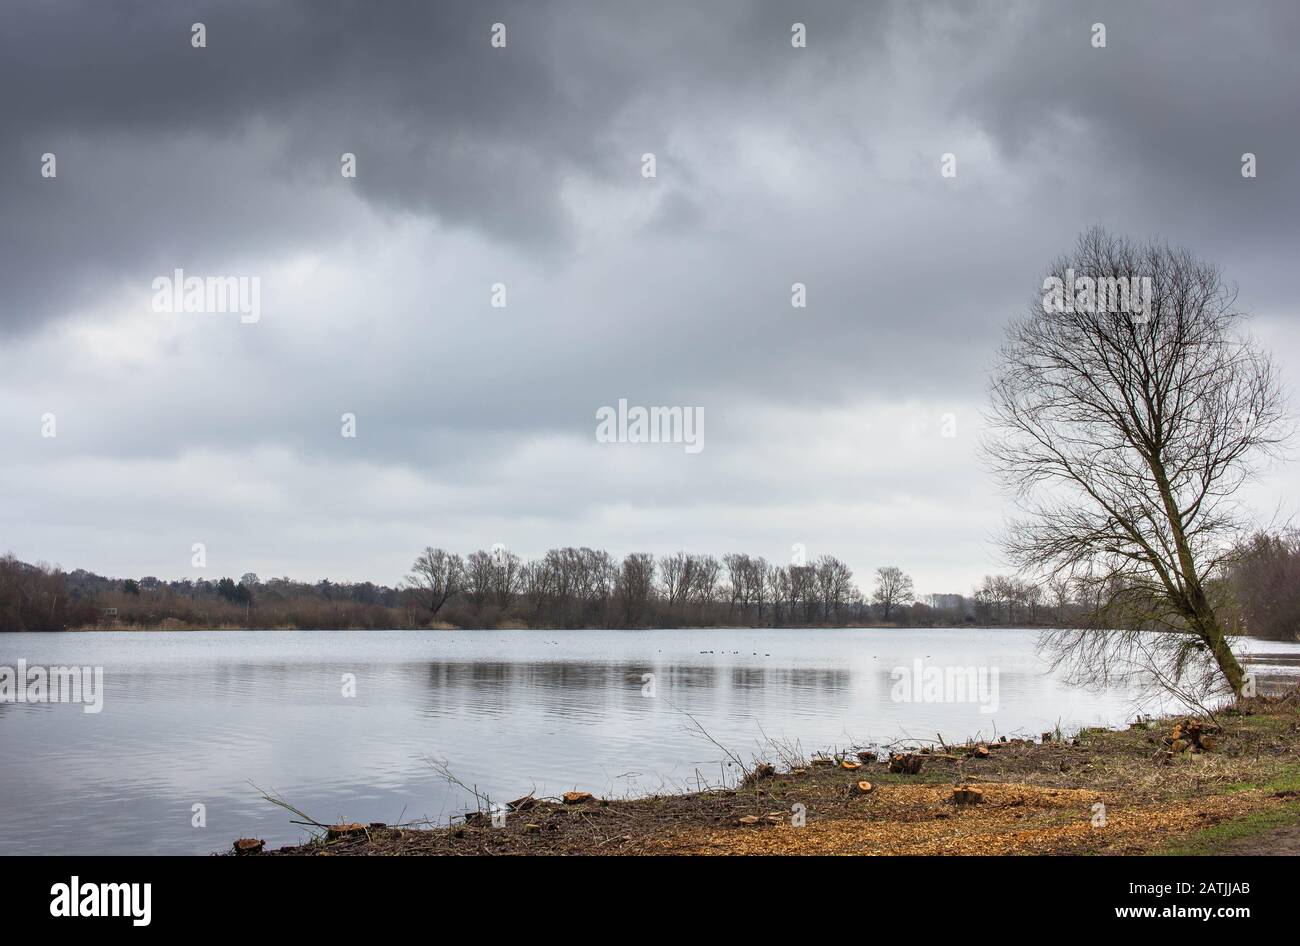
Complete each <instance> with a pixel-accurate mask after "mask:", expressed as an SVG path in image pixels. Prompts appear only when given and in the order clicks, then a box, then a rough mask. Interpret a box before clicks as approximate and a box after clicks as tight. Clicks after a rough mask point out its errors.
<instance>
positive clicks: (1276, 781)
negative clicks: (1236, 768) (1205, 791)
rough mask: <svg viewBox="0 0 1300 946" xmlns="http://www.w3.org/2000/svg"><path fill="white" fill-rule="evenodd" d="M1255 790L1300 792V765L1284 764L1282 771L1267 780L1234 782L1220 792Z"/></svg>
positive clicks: (1225, 793)
mask: <svg viewBox="0 0 1300 946" xmlns="http://www.w3.org/2000/svg"><path fill="white" fill-rule="evenodd" d="M1253 791H1265V792H1300V765H1288V766H1284V767H1283V769H1282V771H1281V772H1279V773H1278V774H1277V775H1276V776H1275V777H1273V778H1271V779H1269V780H1268V781H1267V782H1233V783H1232V784H1231V785H1225V786H1224V788H1223V791H1222V792H1221V793H1220V794H1224V795H1231V794H1233V793H1235V792H1253Z"/></svg>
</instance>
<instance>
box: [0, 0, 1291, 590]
mask: <svg viewBox="0 0 1300 946" xmlns="http://www.w3.org/2000/svg"><path fill="white" fill-rule="evenodd" d="M196 23H202V24H203V26H204V31H203V39H204V41H205V45H199V46H196V45H195V43H196V36H195V33H194V29H193V27H194V24H196ZM796 23H801V24H803V25H804V27H805V30H804V33H805V35H806V46H803V47H798V46H796V45H794V44H793V43H792V37H793V35H794V34H793V33H792V25H793V24H796ZM1095 23H1102V24H1104V26H1105V46H1104V47H1098V46H1095V45H1094V36H1095V35H1096V34H1095V31H1094V28H1093V24H1095ZM496 24H503V25H504V27H505V30H504V45H501V44H500V38H501V35H502V34H501V32H500V31H499V30H497V28H496V26H495V25H496ZM494 37H495V38H496V40H497V42H496V44H494ZM1297 38H1300V5H1296V4H1295V3H1293V2H1287V0H1278V2H1251V0H1245V2H1241V3H1233V4H1224V3H1221V2H1196V0H1167V2H1153V0H1146V2H1141V0H1125V2H1116V3H1104V2H1064V0H1063V2H1055V3H1052V2H1049V3H1033V4H1030V3H1015V2H988V3H981V2H965V0H963V2H951V3H944V2H925V3H921V2H916V0H900V2H895V3H868V2H861V0H842V2H841V0H817V2H811V0H804V2H767V0H752V2H725V0H724V2H712V3H709V4H707V5H705V4H697V3H689V2H657V3H653V4H644V3H634V2H626V0H613V2H595V0H591V2H584V3H577V2H540V0H526V2H510V0H494V2H493V3H490V4H486V3H474V2H442V0H438V2H418V3H414V2H413V3H389V2H386V3H382V4H375V3H361V2H354V3H349V2H308V0H257V2H251V0H250V2H241V0H219V2H215V0H214V2H210V3H202V2H196V3H189V2H168V3H165V4H162V3H145V2H138V3H136V2H125V0H118V2H102V0H93V2H92V0H86V2H80V3H78V2H62V0H54V2H49V0H45V2H37V0H8V2H6V3H4V4H3V5H0V88H3V89H5V90H6V92H5V94H4V95H3V96H0V169H2V173H0V250H2V252H0V436H3V438H4V439H3V443H4V447H5V449H4V454H3V462H2V463H0V552H3V551H11V552H13V553H14V554H15V555H17V556H18V557H19V558H22V559H24V560H27V561H45V562H50V563H57V564H59V565H62V566H63V567H64V568H68V569H72V568H86V569H89V570H92V571H95V572H99V573H101V574H108V575H114V576H121V577H126V576H137V577H139V576H143V575H156V576H158V577H163V578H184V577H193V578H198V577H206V578H210V579H215V578H217V577H220V576H222V575H233V576H238V575H241V574H243V573H245V572H249V571H253V572H257V573H258V574H260V575H261V576H262V577H263V578H267V577H271V576H279V575H288V576H292V577H295V578H304V579H315V578H320V577H330V578H332V579H335V580H372V581H376V582H381V583H386V584H392V583H396V582H397V581H399V580H400V579H401V578H402V576H403V575H404V574H405V573H406V572H407V570H408V566H409V565H410V562H411V560H412V559H413V558H414V556H415V555H416V553H417V552H418V551H419V550H420V549H422V548H423V547H425V546H428V545H433V546H441V547H445V548H448V549H452V550H456V551H461V552H464V553H468V552H470V551H473V550H475V549H478V548H489V547H491V546H493V545H494V544H496V543H501V544H503V545H505V546H506V547H508V548H510V549H512V550H514V551H515V552H517V553H519V554H520V555H522V556H524V557H534V556H538V555H540V554H542V553H544V552H545V550H546V549H547V548H550V547H558V546H566V545H574V546H577V545H588V546H592V547H598V548H606V549H608V550H610V551H611V552H613V553H615V554H617V555H622V554H625V553H628V552H642V551H646V552H653V553H657V554H664V553H668V552H671V551H674V550H677V549H685V550H688V551H693V552H701V553H712V554H715V555H722V554H724V553H727V552H731V551H746V552H750V553H752V554H761V555H764V556H766V557H767V558H768V559H770V560H771V561H774V562H784V561H787V560H789V559H790V557H791V554H792V550H793V548H794V546H796V545H801V546H803V547H804V548H805V549H806V550H807V555H808V556H810V557H815V556H817V555H820V554H832V555H836V556H838V557H840V558H842V559H844V560H845V561H847V562H848V563H849V564H850V565H851V566H852V567H853V568H854V570H855V572H856V573H857V575H858V580H859V582H860V584H862V585H863V587H869V585H870V573H871V572H873V571H874V569H875V568H877V567H878V566H881V565H899V566H901V567H902V568H903V569H904V570H906V571H907V572H909V573H910V574H911V575H913V576H914V579H915V583H916V588H917V591H918V593H921V594H924V593H930V592H965V593H969V592H970V590H971V587H972V585H974V584H975V583H977V582H978V581H979V580H980V578H981V577H982V576H983V575H984V574H987V573H991V572H996V571H999V570H1006V567H1005V563H1003V562H1002V561H1001V559H1000V556H999V554H998V550H997V547H996V544H995V542H994V541H993V540H994V538H995V536H996V534H997V531H998V529H999V527H1000V526H1001V523H1002V520H1003V517H1004V515H1005V514H1006V513H1008V512H1009V511H1010V509H1009V504H1008V501H1007V499H1006V497H1004V496H1002V495H1000V494H999V493H998V491H997V489H996V487H995V485H994V484H993V482H992V481H991V478H990V477H989V475H988V473H987V471H986V470H984V469H983V468H982V466H981V464H980V462H979V460H978V457H977V451H976V445H977V441H978V438H979V432H980V428H981V425H982V419H981V412H982V411H983V409H984V407H985V402H986V393H985V385H986V382H987V372H988V368H989V367H990V365H991V363H992V360H993V358H994V356H995V354H996V351H997V347H998V345H999V343H1000V341H1001V338H1002V332H1003V328H1004V326H1005V325H1006V323H1007V322H1008V321H1009V320H1010V319H1011V318H1012V317H1014V316H1016V315H1018V314H1020V313H1021V312H1023V311H1024V310H1025V308H1026V307H1027V306H1028V305H1029V304H1030V302H1031V301H1032V300H1033V299H1034V298H1035V297H1037V296H1039V295H1041V290H1040V285H1041V281H1042V278H1043V274H1044V272H1045V270H1046V268H1047V266H1048V264H1049V263H1050V262H1051V261H1052V260H1053V259H1054V258H1056V257H1057V256H1059V255H1060V254H1062V253H1064V252H1066V251H1068V250H1069V249H1070V248H1071V246H1072V245H1073V243H1074V241H1075V239H1076V237H1077V235H1078V234H1079V233H1080V232H1081V231H1083V230H1085V229H1087V228H1088V227H1090V226H1092V225H1094V224H1101V225H1103V226H1105V227H1107V228H1109V229H1111V230H1112V231H1114V232H1117V233H1120V234H1123V235H1127V236H1131V237H1134V238H1141V239H1145V238H1148V237H1160V238H1162V239H1166V240H1169V241H1170V242H1172V243H1175V244H1178V245H1181V246H1186V247H1187V248H1188V249H1190V250H1191V251H1192V252H1194V253H1195V254H1196V255H1198V256H1200V257H1202V258H1204V259H1206V260H1210V261H1212V262H1214V263H1217V264H1218V265H1220V266H1221V267H1222V268H1223V271H1224V274H1225V276H1226V277H1227V278H1228V279H1229V280H1231V281H1233V282H1236V283H1237V285H1238V287H1239V291H1240V295H1239V304H1240V305H1241V307H1242V308H1243V309H1245V310H1246V311H1247V312H1249V313H1250V314H1251V316H1252V320H1251V330H1252V332H1253V333H1254V334H1255V335H1256V336H1257V337H1258V338H1259V339H1260V341H1261V342H1262V343H1263V344H1264V345H1265V346H1266V347H1268V348H1269V349H1270V350H1272V351H1273V352H1274V354H1275V356H1276V358H1277V361H1278V363H1279V365H1280V367H1281V369H1282V373H1283V377H1284V378H1285V379H1286V381H1287V383H1288V385H1289V386H1290V387H1292V388H1294V385H1295V382H1296V379H1297V378H1300V311H1298V303H1297V301H1296V294H1295V292H1294V291H1293V288H1292V287H1293V282H1294V273H1295V271H1296V266H1297V259H1300V253H1298V252H1297V251H1298V250H1300V245H1298V243H1300V236H1298V234H1297V225H1296V221H1297V220H1298V219H1300V187H1297V183H1296V178H1297V172H1298V171H1300V96H1297V95H1296V93H1295V90H1296V89H1297V88H1300V59H1298V58H1297V57H1296V56H1295V55H1294V47H1295V44H1296V40H1297ZM1248 152H1249V153H1251V154H1254V155H1255V156H1256V173H1257V176H1255V177H1254V178H1246V177H1243V175H1242V173H1241V169H1242V155H1243V154H1245V153H1248ZM50 154H52V155H54V167H53V171H54V173H53V175H52V176H51V175H50V174H49V173H48V171H49V162H48V159H47V158H46V157H45V156H46V155H50ZM345 154H350V155H354V156H355V170H356V174H355V177H350V176H345V175H344V173H343V169H344V167H343V155H345ZM647 154H652V155H653V156H654V175H653V176H652V177H650V176H647V170H646V168H647V165H646V160H645V156H646V155H647ZM945 154H947V155H951V156H952V158H953V161H952V164H951V166H955V169H956V174H955V176H944V174H943V173H942V170H943V156H944V155H945ZM178 269H179V270H182V271H183V273H184V274H185V275H186V276H198V277H200V278H207V277H222V278H224V277H235V278H244V279H248V280H251V279H254V278H255V279H256V280H257V285H258V287H259V293H260V296H259V307H258V310H257V313H256V316H257V317H256V319H255V320H254V319H253V318H252V317H251V315H250V313H249V312H244V313H242V314H241V313H240V312H231V311H219V312H213V311H203V312H185V311H180V312H177V311H160V309H165V308H166V307H165V306H162V305H160V303H159V301H158V299H157V298H156V295H157V293H156V291H155V280H156V279H157V278H159V277H164V276H165V277H171V276H172V275H173V274H174V272H175V271H176V270H178ZM795 283H801V284H803V286H805V287H806V303H807V304H806V306H805V307H796V306H794V305H792V286H793V285H794V284H795ZM247 285H251V283H248V284H247ZM502 286H503V287H504V301H505V305H504V306H500V305H494V304H493V302H494V301H497V302H500V301H501V294H500V292H499V291H498V290H499V287H502ZM494 294H495V299H494ZM620 399H624V400H626V401H627V402H628V404H629V405H632V406H645V407H650V406H664V407H681V408H683V409H686V410H691V411H698V412H699V413H700V414H702V416H703V419H704V425H703V440H702V447H703V449H701V450H699V451H698V452H690V451H687V450H685V449H684V448H683V445H682V444H671V443H669V444H665V443H659V444H636V443H607V442H601V440H600V439H599V438H598V437H597V412H598V411H600V410H601V409H602V408H604V407H616V406H617V405H618V403H619V401H620ZM344 415H350V416H351V417H352V418H353V419H354V420H353V422H352V424H351V427H352V432H354V433H355V436H345V435H344V434H345V433H346V432H348V431H347V430H345V428H346V427H348V426H349V425H348V424H347V423H346V422H345V420H344ZM1294 469H1295V468H1294V467H1292V468H1291V470H1290V472H1289V473H1288V472H1287V470H1286V468H1285V467H1284V466H1276V467H1274V468H1271V469H1270V470H1268V471H1266V473H1265V475H1264V476H1263V478H1261V480H1260V482H1259V483H1258V485H1256V486H1255V487H1254V488H1253V489H1252V491H1251V493H1250V494H1249V497H1248V499H1249V501H1250V503H1251V504H1252V506H1253V507H1254V508H1256V509H1257V510H1258V512H1259V515H1260V517H1261V518H1263V519H1273V518H1276V517H1278V516H1279V515H1282V516H1284V517H1285V516H1287V515H1290V514H1292V513H1293V512H1294V511H1295V509H1294V508H1293V505H1294V501H1295V495H1294V489H1293V487H1294V485H1295V484H1294V480H1295V476H1294ZM196 543H201V544H202V545H203V547H204V549H205V553H206V556H205V557H206V565H205V567H204V568H203V569H197V568H195V567H194V553H193V549H194V545H195V544H196Z"/></svg>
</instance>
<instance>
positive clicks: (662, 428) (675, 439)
mask: <svg viewBox="0 0 1300 946" xmlns="http://www.w3.org/2000/svg"><path fill="white" fill-rule="evenodd" d="M596 442H597V443H680V444H683V445H684V449H685V450H686V452H687V453H699V452H700V451H702V450H703V449H704V408H702V407H636V406H633V407H628V406H627V398H619V399H618V407H617V408H613V407H602V408H600V409H599V410H597V411H596Z"/></svg>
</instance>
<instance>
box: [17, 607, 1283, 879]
mask: <svg viewBox="0 0 1300 946" xmlns="http://www.w3.org/2000/svg"><path fill="white" fill-rule="evenodd" d="M1034 643H1035V635H1034V633H1033V632H1031V631H1018V630H1002V631H985V630H980V631H969V630H967V631H923V630H909V631H889V630H847V631H846V630H828V631H810V630H759V631H737V630H725V631H718V630H707V631H700V630H673V631H648V632H627V631H500V632H497V631H461V632H447V631H434V632H404V631H392V632H342V631H340V632H314V633H313V632H303V633H299V632H274V631H247V632H242V631H241V632H215V633H156V634H155V633H150V634H129V633H120V634H119V633H99V634H50V635H38V634H5V635H0V665H13V664H14V663H16V661H17V660H18V659H19V658H24V659H26V660H27V661H28V663H29V664H31V665H47V666H48V665H92V666H103V667H104V688H105V692H104V708H103V711H102V712H101V713H98V714H86V713H83V712H82V711H81V708H80V707H79V706H74V705H34V704H20V705H12V704H0V759H2V760H3V762H2V763H0V764H3V767H4V768H3V771H4V791H3V795H0V852H2V853H7V854H16V853H38V854H39V853H207V852H209V851H213V850H218V849H223V848H225V847H226V846H227V845H228V844H229V843H230V842H231V841H232V840H233V839H234V838H236V837H250V836H251V837H262V838H265V839H266V840H267V841H268V842H269V843H271V844H272V845H279V844H284V843H290V842H293V841H296V840H300V839H301V838H302V837H303V835H302V833H301V830H300V829H299V828H297V827H295V826H293V825H291V824H290V823H289V820H288V818H289V816H288V815H287V814H286V813H285V812H284V811H283V810H281V809H278V808H275V807H273V806H271V805H269V804H268V803H266V802H265V801H264V800H263V799H262V798H261V797H260V796H259V795H258V793H257V791H256V790H254V788H253V787H252V786H253V785H257V786H258V787H260V788H263V789H266V790H270V791H274V792H277V793H279V794H280V795H282V796H283V797H284V798H285V799H287V800H288V801H290V802H291V803H293V804H294V805H296V806H297V807H299V808H301V809H302V810H304V811H306V812H307V813H308V814H310V815H311V816H312V817H313V818H316V819H317V820H320V821H329V820H334V819H340V818H341V819H345V820H349V821H362V822H367V821H386V822H390V823H391V822H396V821H399V820H414V819H417V818H429V819H432V820H441V821H445V820H446V818H447V817H448V816H449V815H451V814H453V813H456V812H459V811H462V810H464V808H465V807H466V805H467V804H468V799H467V798H466V797H465V795H464V792H463V791H461V790H459V789H454V788H452V787H450V786H448V785H447V784H446V782H445V781H443V780H441V779H440V778H439V777H438V776H437V775H436V774H435V773H434V772H433V770H432V768H431V767H430V764H429V762H430V760H431V759H439V760H444V759H445V760H446V761H447V763H448V765H449V767H450V769H451V770H452V771H453V772H454V773H455V774H456V776H457V777H458V778H459V779H461V780H462V781H463V782H465V783H466V784H469V785H477V786H478V787H479V789H480V790H482V791H486V792H488V793H490V794H491V795H493V796H494V797H510V798H513V797H516V796H518V795H520V794H523V793H525V792H527V791H529V790H535V791H537V792H539V793H541V794H558V793H560V792H563V791H566V790H568V789H572V788H582V789H584V790H589V791H594V792H597V793H600V794H605V795H625V794H637V793H644V792H653V791H666V790H675V789H682V788H685V787H687V785H688V784H689V785H693V784H694V783H695V780H696V778H697V773H702V774H703V775H704V777H706V778H712V779H717V778H719V777H720V774H719V773H720V772H722V771H724V766H725V760H724V759H723V754H722V753H721V752H720V751H719V750H718V749H717V748H716V747H715V746H713V745H712V744H711V743H710V742H709V741H708V740H707V739H704V738H703V737H701V735H700V734H699V733H698V732H693V731H692V730H693V726H692V724H691V722H690V719H688V718H687V716H686V714H687V713H689V714H690V715H691V716H692V717H694V719H696V720H698V722H699V724H700V725H701V726H703V727H704V728H705V729H706V730H707V731H708V733H709V735H711V736H712V737H713V738H714V739H716V740H718V741H719V742H721V743H722V744H723V745H726V746H727V747H728V748H730V749H732V750H733V751H735V752H737V754H739V755H742V756H746V755H754V754H757V753H759V752H761V751H762V748H763V745H764V743H765V740H766V739H767V738H769V737H770V738H775V739H782V740H798V741H799V742H800V743H801V744H802V745H803V746H804V747H805V748H806V749H813V748H821V747H826V746H831V745H846V744H848V743H851V742H859V743H870V742H883V741H888V740H893V739H896V738H900V737H913V738H927V739H928V738H933V737H934V736H935V734H936V733H942V734H943V736H944V738H945V739H963V738H967V737H969V736H973V735H976V734H980V735H984V736H993V735H996V734H1005V733H1015V732H1026V733H1038V732H1041V731H1043V730H1045V729H1049V728H1052V727H1054V726H1056V725H1057V723H1058V722H1059V723H1060V725H1061V726H1062V727H1063V728H1067V729H1068V728H1070V727H1072V726H1078V725H1086V724H1106V723H1112V724H1114V723H1120V722H1123V721H1124V719H1125V718H1127V717H1128V716H1130V715H1131V714H1132V713H1133V712H1135V711H1136V710H1137V709H1139V708H1146V709H1150V708H1151V705H1150V703H1145V704H1143V703H1141V696H1142V695H1141V694H1138V693H1134V692H1121V691H1110V692H1106V693H1089V692H1085V691H1080V690H1077V689H1072V688H1067V687H1065V686H1063V685H1062V684H1061V683H1060V682H1059V681H1057V680H1056V679H1054V678H1053V677H1051V676H1050V675H1048V674H1047V673H1046V672H1045V667H1044V665H1043V663H1042V662H1041V661H1040V660H1039V658H1038V657H1037V656H1036V655H1035V650H1034ZM1255 650H1256V651H1257V652H1266V653H1267V654H1268V658H1266V659H1265V661H1264V664H1265V665H1266V666H1264V665H1261V666H1260V667H1258V668H1257V669H1258V670H1267V672H1268V673H1270V674H1275V673H1287V672H1291V673H1294V672H1296V670H1297V669H1300V667H1297V666H1296V662H1300V646H1295V645H1286V644H1274V643H1269V644H1262V643H1256V646H1255ZM915 660H921V661H923V662H924V664H925V665H926V666H933V667H945V666H954V667H970V668H976V667H982V668H988V669H994V670H996V671H997V679H998V684H999V687H998V689H999V692H998V700H997V705H996V712H992V713H990V712H982V711H981V707H980V706H979V705H978V704H976V703H974V702H964V703H953V702H942V701H938V702H925V701H920V702H896V701H895V700H894V699H892V698H891V684H892V679H891V671H892V670H893V669H894V668H895V667H903V668H910V667H911V666H912V665H913V661H915ZM1288 664H1290V666H1288ZM346 675H351V678H352V679H354V680H355V696H345V695H344V692H345V680H346V678H347V677H346ZM647 675H652V677H647ZM648 680H649V681H650V684H649V685H648V684H647V681H648ZM650 694H653V695H650ZM987 708H988V707H985V709H987ZM196 804H201V805H203V806H205V808H206V820H207V827H206V828H199V827H194V826H192V821H193V819H194V813H193V811H194V806H195V805H196Z"/></svg>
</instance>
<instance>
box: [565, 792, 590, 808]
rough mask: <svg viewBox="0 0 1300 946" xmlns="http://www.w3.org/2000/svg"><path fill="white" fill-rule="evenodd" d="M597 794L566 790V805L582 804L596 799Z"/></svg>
mask: <svg viewBox="0 0 1300 946" xmlns="http://www.w3.org/2000/svg"><path fill="white" fill-rule="evenodd" d="M595 798H596V796H595V795H593V794H591V792H565V793H564V803H565V804H566V805H582V804H585V803H586V802H589V801H595Z"/></svg>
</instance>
